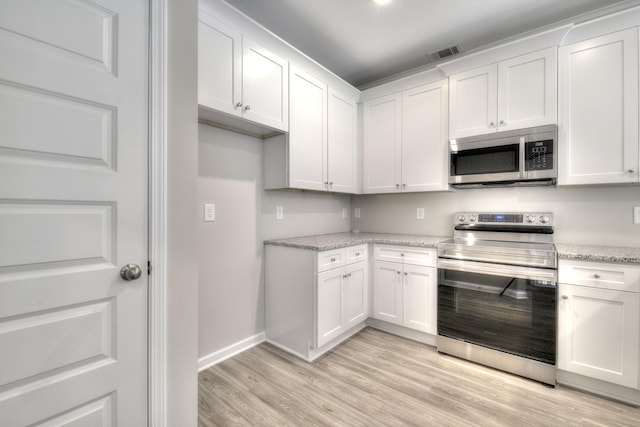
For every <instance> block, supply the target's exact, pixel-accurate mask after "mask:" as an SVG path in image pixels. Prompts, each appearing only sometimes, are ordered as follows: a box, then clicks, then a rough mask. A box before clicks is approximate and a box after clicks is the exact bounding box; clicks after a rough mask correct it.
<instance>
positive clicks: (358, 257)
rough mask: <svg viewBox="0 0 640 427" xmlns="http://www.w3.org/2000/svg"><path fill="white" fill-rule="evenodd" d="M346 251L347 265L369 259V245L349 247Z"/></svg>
mask: <svg viewBox="0 0 640 427" xmlns="http://www.w3.org/2000/svg"><path fill="white" fill-rule="evenodd" d="M346 250H347V264H353V263H354V262H360V261H366V260H367V259H369V245H358V246H350V247H348V248H346Z"/></svg>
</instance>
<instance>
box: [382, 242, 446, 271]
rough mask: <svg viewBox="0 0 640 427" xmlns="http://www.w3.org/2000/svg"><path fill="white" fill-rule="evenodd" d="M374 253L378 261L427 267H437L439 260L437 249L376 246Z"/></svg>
mask: <svg viewBox="0 0 640 427" xmlns="http://www.w3.org/2000/svg"><path fill="white" fill-rule="evenodd" d="M373 251H374V258H375V260H376V261H391V262H401V263H403V264H412V265H422V266H425V267H435V266H436V265H437V259H438V258H437V254H436V250H435V249H429V248H413V247H407V246H387V245H375V246H374V249H373Z"/></svg>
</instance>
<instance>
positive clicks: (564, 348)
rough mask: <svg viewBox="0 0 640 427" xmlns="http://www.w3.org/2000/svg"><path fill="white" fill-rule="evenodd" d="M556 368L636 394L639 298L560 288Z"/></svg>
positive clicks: (565, 286)
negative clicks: (621, 386)
mask: <svg viewBox="0 0 640 427" xmlns="http://www.w3.org/2000/svg"><path fill="white" fill-rule="evenodd" d="M559 295H560V298H559V299H558V368H559V369H564V370H566V371H570V372H575V373H577V374H581V375H585V376H588V377H592V378H597V379H599V380H603V381H607V382H611V383H615V384H619V385H623V386H626V387H631V388H638V363H639V362H638V357H639V347H640V342H639V341H640V326H639V323H640V314H639V310H640V295H639V294H637V293H632V292H620V291H613V290H608V289H598V288H589V287H585V286H575V285H566V284H561V285H560V286H559Z"/></svg>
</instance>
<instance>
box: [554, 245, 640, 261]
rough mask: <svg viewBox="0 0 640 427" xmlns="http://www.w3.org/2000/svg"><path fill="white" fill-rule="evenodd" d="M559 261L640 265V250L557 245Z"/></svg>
mask: <svg viewBox="0 0 640 427" xmlns="http://www.w3.org/2000/svg"><path fill="white" fill-rule="evenodd" d="M556 250H557V251H558V258H559V259H567V260H578V261H595V262H614V263H620V264H640V248H627V247H618V246H595V245H571V244H564V243H556Z"/></svg>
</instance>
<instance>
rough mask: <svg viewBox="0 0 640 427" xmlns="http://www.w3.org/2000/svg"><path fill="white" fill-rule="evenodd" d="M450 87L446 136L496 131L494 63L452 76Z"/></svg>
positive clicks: (496, 73) (495, 67)
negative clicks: (447, 132) (447, 131)
mask: <svg viewBox="0 0 640 427" xmlns="http://www.w3.org/2000/svg"><path fill="white" fill-rule="evenodd" d="M449 88H450V89H449V90H450V92H449V112H450V113H449V138H462V137H465V136H472V135H483V134H486V133H492V132H496V129H497V128H496V122H497V114H498V66H497V64H491V65H487V66H484V67H479V68H475V69H473V70H470V71H465V72H463V73H460V74H456V75H454V76H451V77H450V78H449Z"/></svg>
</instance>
